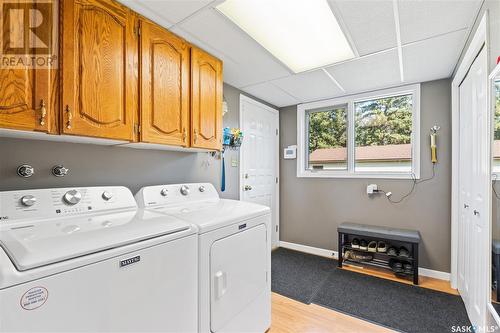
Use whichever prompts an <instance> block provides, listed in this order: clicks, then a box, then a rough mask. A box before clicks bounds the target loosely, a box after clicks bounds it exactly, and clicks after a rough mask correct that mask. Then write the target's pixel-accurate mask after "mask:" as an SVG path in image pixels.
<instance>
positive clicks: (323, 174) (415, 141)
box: [297, 84, 420, 179]
mask: <svg viewBox="0 0 500 333" xmlns="http://www.w3.org/2000/svg"><path fill="white" fill-rule="evenodd" d="M408 94H411V95H412V103H413V110H412V135H411V145H412V171H411V172H394V171H393V172H373V171H355V170H354V163H355V156H354V154H355V149H354V147H355V134H354V126H355V124H354V113H355V110H354V103H356V102H361V101H366V100H370V99H377V98H384V97H391V96H398V95H408ZM345 104H347V170H311V169H307V168H306V164H307V163H306V162H307V152H306V148H307V142H306V139H307V134H306V130H307V128H306V111H307V110H313V109H318V108H325V107H329V106H336V105H345ZM297 177H299V178H386V179H412V178H413V177H415V179H420V84H413V85H407V86H401V87H397V88H390V89H384V90H377V91H372V92H368V93H361V94H356V95H349V96H344V97H339V98H332V99H328V100H323V101H317V102H311V103H305V104H299V105H298V106H297Z"/></svg>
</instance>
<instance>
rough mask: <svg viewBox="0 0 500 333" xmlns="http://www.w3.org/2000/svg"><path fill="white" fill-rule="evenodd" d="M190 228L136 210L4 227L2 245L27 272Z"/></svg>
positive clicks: (160, 216)
mask: <svg viewBox="0 0 500 333" xmlns="http://www.w3.org/2000/svg"><path fill="white" fill-rule="evenodd" d="M190 228H191V227H190V225H189V224H187V223H185V222H182V221H180V220H179V219H177V218H175V217H170V216H164V215H161V214H155V213H153V212H148V211H144V210H136V209H133V210H126V211H121V212H115V213H107V214H96V215H87V216H72V217H62V218H58V219H47V220H38V221H35V220H30V221H25V222H24V223H17V224H14V225H12V224H11V225H5V226H1V227H0V245H1V247H2V248H3V249H4V250H5V252H6V253H7V254H8V256H9V257H10V259H11V260H12V262H13V263H14V265H15V266H16V268H17V269H18V270H19V271H25V270H29V269H33V268H37V267H41V266H45V265H49V264H53V263H57V262H61V261H65V260H69V259H73V258H77V257H81V256H85V255H89V254H92V253H96V252H100V251H104V250H108V249H112V248H117V247H122V246H126V245H129V244H134V243H138V242H141V241H145V240H148V239H152V238H156V237H160V236H165V235H168V234H173V233H176V232H180V231H184V230H188V229H190ZM193 232H195V231H193Z"/></svg>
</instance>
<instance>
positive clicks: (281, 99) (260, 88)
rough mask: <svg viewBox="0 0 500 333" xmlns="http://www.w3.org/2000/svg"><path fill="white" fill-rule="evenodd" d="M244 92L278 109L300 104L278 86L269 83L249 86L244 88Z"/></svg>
mask: <svg viewBox="0 0 500 333" xmlns="http://www.w3.org/2000/svg"><path fill="white" fill-rule="evenodd" d="M242 90H243V91H244V92H247V93H249V94H250V95H253V96H255V97H257V98H260V99H262V100H264V101H266V102H268V103H271V104H272V105H274V106H277V107H283V106H288V105H295V104H298V103H299V102H300V101H298V100H296V99H295V98H293V97H292V96H290V95H288V94H287V93H285V92H284V91H282V90H280V89H279V88H277V87H276V86H274V85H272V84H271V83H267V82H265V83H261V84H256V85H253V86H248V87H245V88H242Z"/></svg>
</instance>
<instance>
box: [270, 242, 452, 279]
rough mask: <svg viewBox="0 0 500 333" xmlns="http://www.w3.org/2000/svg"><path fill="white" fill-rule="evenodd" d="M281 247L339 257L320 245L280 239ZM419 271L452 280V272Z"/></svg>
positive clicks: (425, 274)
mask: <svg viewBox="0 0 500 333" xmlns="http://www.w3.org/2000/svg"><path fill="white" fill-rule="evenodd" d="M280 247H284V248H285V249H290V250H295V251H300V252H304V253H309V254H314V255H317V256H321V257H328V258H333V259H338V255H339V254H338V252H337V251H333V250H327V249H321V248H318V247H312V246H307V245H301V244H296V243H289V242H283V241H280ZM418 273H419V274H420V275H422V276H428V277H431V278H434V279H440V280H445V281H450V273H447V272H440V271H435V270H432V269H428V268H423V267H419V268H418Z"/></svg>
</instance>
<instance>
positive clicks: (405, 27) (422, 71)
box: [121, 0, 482, 107]
mask: <svg viewBox="0 0 500 333" xmlns="http://www.w3.org/2000/svg"><path fill="white" fill-rule="evenodd" d="M222 1H223V0H215V1H213V0H200V1H197V0H178V1H173V0H142V1H136V0H121V2H122V3H124V4H126V5H128V6H129V7H130V8H132V9H134V10H135V11H137V12H139V13H141V14H143V15H144V16H146V17H148V18H150V19H152V20H154V21H155V22H157V23H159V24H160V25H162V26H164V27H166V28H168V29H170V30H172V31H174V32H175V33H176V34H178V35H180V36H182V37H184V38H185V39H187V40H188V41H190V42H191V43H193V44H195V45H198V46H199V47H201V48H203V49H205V50H207V51H208V52H210V53H212V54H214V55H215V56H217V57H219V58H221V59H222V60H223V61H224V82H226V83H228V84H230V85H232V86H235V87H237V88H239V89H241V90H243V91H245V92H247V93H249V94H252V95H254V96H256V97H258V98H260V99H262V100H265V101H267V102H269V103H271V104H273V105H275V106H277V107H282V106H286V105H293V104H298V103H303V102H309V101H313V100H319V99H325V98H332V97H337V96H341V95H347V94H351V93H356V92H361V91H370V90H374V89H379V88H386V87H391V86H396V85H402V84H408V83H415V82H425V81H429V80H435V79H442V78H448V77H450V76H451V75H452V72H453V69H454V67H455V65H456V63H457V61H458V59H459V56H460V53H461V52H462V49H463V47H464V44H465V42H466V38H467V36H468V34H469V31H470V28H471V26H472V25H473V23H474V19H475V18H476V16H477V13H478V11H479V7H480V5H481V2H482V1H481V0H441V1H438V0H349V1H345V0H328V2H329V4H330V7H331V8H332V11H333V13H334V14H335V16H336V17H337V19H338V20H339V23H340V24H341V26H342V27H343V29H344V32H345V33H346V35H347V36H348V38H349V39H350V40H351V43H352V45H353V47H354V49H355V50H354V51H355V53H356V54H357V57H356V58H354V59H352V60H348V61H345V62H342V63H338V64H334V65H331V66H327V67H325V68H323V69H317V70H313V71H310V72H306V73H300V74H293V73H292V72H291V71H290V70H289V69H288V68H287V67H286V66H284V65H283V64H282V63H281V62H280V61H278V60H277V59H276V58H274V57H273V56H272V55H271V54H270V53H269V52H267V51H266V50H265V49H264V48H262V47H261V46H260V45H259V44H258V43H256V42H255V41H254V40H253V39H252V38H250V37H249V36H248V35H247V34H245V33H244V32H243V31H242V30H240V29H239V28H238V27H237V26H236V25H234V24H233V23H232V22H230V21H229V20H228V19H227V18H225V17H224V16H223V15H222V14H220V13H219V12H218V11H217V10H216V9H214V8H215V6H216V5H218V4H219V3H221V2H222ZM248 1H251V0H248ZM304 1H310V0H304ZM283 4H284V5H286V0H283Z"/></svg>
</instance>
